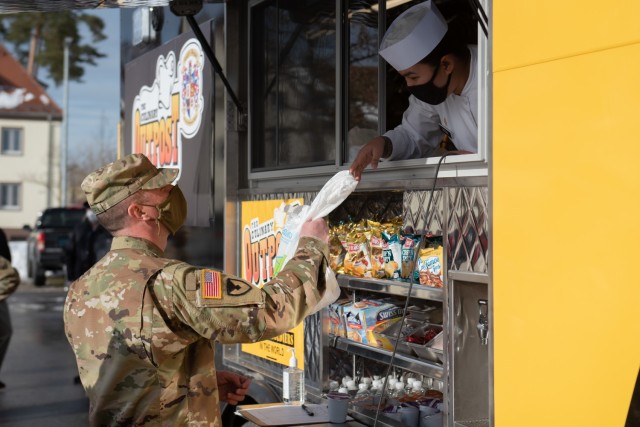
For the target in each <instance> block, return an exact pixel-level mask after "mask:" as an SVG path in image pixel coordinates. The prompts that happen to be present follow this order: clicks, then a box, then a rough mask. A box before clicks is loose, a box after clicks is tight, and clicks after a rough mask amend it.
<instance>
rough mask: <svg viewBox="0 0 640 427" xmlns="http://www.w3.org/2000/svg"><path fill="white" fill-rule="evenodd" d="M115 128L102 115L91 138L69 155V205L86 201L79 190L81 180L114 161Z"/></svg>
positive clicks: (115, 145)
mask: <svg viewBox="0 0 640 427" xmlns="http://www.w3.org/2000/svg"><path fill="white" fill-rule="evenodd" d="M116 148H117V137H116V126H115V125H114V124H113V123H112V122H110V121H109V119H108V118H107V116H106V115H105V114H104V112H103V113H102V115H101V117H100V126H99V127H98V129H97V131H96V132H95V134H94V135H93V137H92V138H91V140H89V141H86V142H85V144H84V145H83V146H82V147H81V148H80V149H78V150H75V151H74V152H72V153H70V154H69V158H70V162H69V164H68V166H67V176H68V179H69V189H68V191H69V194H68V200H69V204H82V203H84V201H85V200H86V197H85V194H84V192H83V191H82V189H81V188H80V184H82V180H83V179H84V178H85V177H86V176H87V175H88V174H90V173H91V172H93V171H94V170H96V169H97V168H99V167H100V166H103V165H105V164H107V163H110V162H112V161H114V160H115V159H116V151H117V149H116Z"/></svg>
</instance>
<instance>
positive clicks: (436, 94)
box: [407, 64, 453, 105]
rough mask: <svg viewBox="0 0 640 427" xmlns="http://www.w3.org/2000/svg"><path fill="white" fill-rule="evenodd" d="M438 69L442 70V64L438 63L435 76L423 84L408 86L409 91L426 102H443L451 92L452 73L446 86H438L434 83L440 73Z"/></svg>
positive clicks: (434, 103) (436, 103) (435, 103)
mask: <svg viewBox="0 0 640 427" xmlns="http://www.w3.org/2000/svg"><path fill="white" fill-rule="evenodd" d="M438 71H440V64H438V68H436V69H435V71H434V72H433V77H431V80H429V81H428V82H427V83H424V84H421V85H414V86H407V89H408V90H409V93H410V94H412V95H413V96H415V97H416V98H418V99H419V100H420V101H423V102H426V103H427V104H431V105H438V104H442V103H443V102H444V100H445V99H447V95H448V94H449V83H451V75H452V74H453V73H450V74H449V78H448V79H447V84H446V85H445V86H444V87H438V86H436V85H435V84H434V83H433V80H434V79H435V78H436V76H437V75H438Z"/></svg>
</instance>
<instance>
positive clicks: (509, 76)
mask: <svg viewBox="0 0 640 427" xmlns="http://www.w3.org/2000/svg"><path fill="white" fill-rule="evenodd" d="M505 3H507V2H504V1H500V2H496V4H500V5H505ZM546 3H549V4H550V2H546ZM556 3H562V2H556ZM572 3H576V2H572ZM585 3H593V2H585ZM620 3H624V2H620ZM627 3H629V4H631V2H627ZM637 3H638V4H637V7H636V9H635V11H636V16H637V12H638V10H640V9H638V8H639V7H640V2H637ZM539 4H540V3H539V2H534V3H531V4H530V7H533V6H534V5H539ZM576 4H577V3H576ZM519 5H522V2H519ZM522 7H524V6H522ZM558 8H561V7H560V6H558ZM598 8H599V9H598V10H599V13H603V8H604V4H603V3H599V4H598ZM496 9H498V8H497V7H496ZM509 9H511V10H513V6H508V8H507V7H506V6H505V10H503V11H500V13H501V14H502V15H503V16H504V15H505V14H506V12H507V11H508V10H509ZM510 13H513V12H510ZM612 13H613V12H612ZM616 13H617V12H616ZM591 15H592V12H590V11H589V12H585V16H586V17H587V18H589V17H590V16H591ZM499 16H500V15H499ZM576 19H578V18H577V17H576ZM536 20H537V19H536V16H535V15H532V16H531V22H530V24H531V25H534V24H536V22H535V21H536ZM637 22H640V21H637ZM496 24H498V22H497V21H496ZM527 25H529V23H527ZM636 26H637V27H638V28H640V25H638V24H637V23H636ZM499 30H500V31H496V38H498V34H500V32H501V34H502V35H503V37H506V33H507V32H509V31H511V32H514V33H515V36H513V37H511V38H513V39H518V38H519V37H518V35H519V34H521V33H522V32H525V33H527V32H528V31H533V29H532V28H531V29H530V30H526V29H519V30H517V31H516V29H515V26H514V25H512V24H509V25H499ZM612 31H613V32H615V31H616V28H612ZM538 32H539V31H538ZM624 35H626V34H624ZM622 36H623V34H619V37H622ZM574 39H575V38H574ZM608 42H609V41H608ZM610 42H611V44H615V43H614V39H611V40H610ZM498 43H499V42H498V40H496V44H498ZM565 50H569V49H565ZM531 53H532V55H535V49H534V51H533V52H531ZM510 54H511V51H510V50H506V49H502V50H500V49H496V51H494V55H495V58H494V60H495V61H496V63H503V64H504V63H508V62H509V61H510V60H511V58H505V57H504V56H508V55H510ZM525 54H527V52H523V53H522V55H525ZM493 89H494V98H493V114H494V116H493V118H494V121H493V187H492V189H493V195H494V198H493V242H494V252H493V254H494V261H493V296H494V307H493V308H494V315H495V325H494V328H495V329H494V331H495V335H494V337H495V347H494V350H495V359H494V368H495V394H494V403H495V419H496V426H497V427H514V426H518V427H529V426H531V427H534V426H535V427H540V426H545V427H547V426H580V427H589V426H593V427H596V426H597V427H602V426H605V427H607V426H622V425H624V420H625V419H626V415H627V411H628V409H629V399H630V398H631V392H632V389H633V386H634V382H635V379H636V376H637V374H638V368H639V367H640V338H639V337H640V274H639V273H638V270H639V268H640V260H639V257H638V254H639V253H640V249H639V248H640V221H639V219H638V215H639V212H640V165H639V163H640V43H635V44H626V45H624V44H623V45H620V47H618V48H613V49H607V50H600V51H596V52H592V53H588V54H584V55H577V56H569V57H567V58H564V59H558V60H554V61H550V62H544V63H541V64H537V65H531V66H527V67H521V68H515V69H510V70H505V71H496V72H495V73H494V76H493Z"/></svg>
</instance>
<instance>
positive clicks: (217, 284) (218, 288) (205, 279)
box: [202, 270, 222, 299]
mask: <svg viewBox="0 0 640 427" xmlns="http://www.w3.org/2000/svg"><path fill="white" fill-rule="evenodd" d="M202 298H210V299H222V282H221V280H220V273H219V272H217V271H214V270H202Z"/></svg>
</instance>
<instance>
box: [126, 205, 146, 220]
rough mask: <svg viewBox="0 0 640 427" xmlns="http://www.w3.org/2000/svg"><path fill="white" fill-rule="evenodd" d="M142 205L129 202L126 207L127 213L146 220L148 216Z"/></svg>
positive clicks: (134, 217)
mask: <svg viewBox="0 0 640 427" xmlns="http://www.w3.org/2000/svg"><path fill="white" fill-rule="evenodd" d="M143 207H144V206H143V205H139V204H137V203H131V204H130V205H129V207H128V208H127V214H128V215H129V216H130V217H131V218H133V219H137V220H140V221H146V220H147V219H149V218H148V216H147V214H146V213H145V212H144V209H143Z"/></svg>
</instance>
